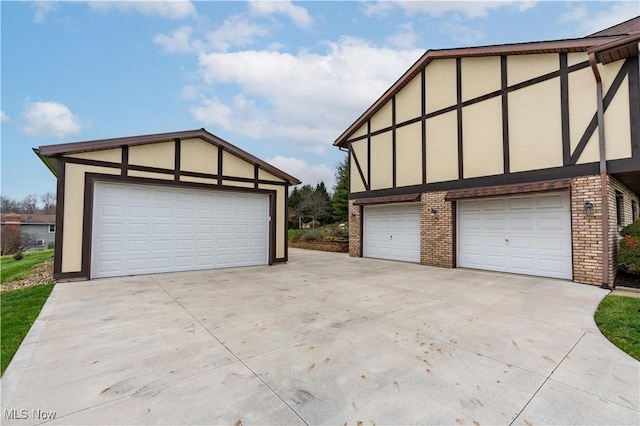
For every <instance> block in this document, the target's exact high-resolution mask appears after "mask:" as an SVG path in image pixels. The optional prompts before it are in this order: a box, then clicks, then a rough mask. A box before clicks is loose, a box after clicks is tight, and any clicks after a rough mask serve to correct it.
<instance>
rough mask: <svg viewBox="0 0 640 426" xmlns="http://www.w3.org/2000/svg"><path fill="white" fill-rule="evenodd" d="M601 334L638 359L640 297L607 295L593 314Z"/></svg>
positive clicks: (639, 349) (639, 359) (639, 347)
mask: <svg viewBox="0 0 640 426" xmlns="http://www.w3.org/2000/svg"><path fill="white" fill-rule="evenodd" d="M595 320H596V324H597V325H598V328H600V331H601V332H602V334H604V335H605V337H606V338H607V339H609V340H610V341H611V342H612V343H613V344H614V345H616V346H617V347H619V348H620V349H622V350H623V351H625V352H626V353H628V354H629V355H631V356H632V357H634V358H635V359H637V360H638V361H640V298H637V297H627V296H612V295H609V296H607V297H605V298H604V299H602V302H601V303H600V306H598V310H597V311H596V315H595Z"/></svg>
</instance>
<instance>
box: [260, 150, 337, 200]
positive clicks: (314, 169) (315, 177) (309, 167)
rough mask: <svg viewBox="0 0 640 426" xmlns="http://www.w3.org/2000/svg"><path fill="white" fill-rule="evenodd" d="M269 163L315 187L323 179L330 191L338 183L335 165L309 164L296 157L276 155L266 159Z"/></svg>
mask: <svg viewBox="0 0 640 426" xmlns="http://www.w3.org/2000/svg"><path fill="white" fill-rule="evenodd" d="M266 161H267V163H269V164H271V165H273V166H275V167H277V168H279V169H280V170H282V171H283V172H285V173H288V174H290V175H291V176H293V177H296V178H298V179H300V180H301V181H302V184H303V185H311V186H313V187H315V186H316V185H317V184H318V183H320V182H321V181H322V182H324V185H325V186H326V187H327V190H329V191H330V192H331V191H333V187H334V185H335V184H336V178H335V174H336V170H335V167H330V166H327V165H326V164H309V163H308V162H307V161H305V160H302V159H300V158H295V157H283V156H280V155H278V156H276V157H274V158H271V159H268V160H266Z"/></svg>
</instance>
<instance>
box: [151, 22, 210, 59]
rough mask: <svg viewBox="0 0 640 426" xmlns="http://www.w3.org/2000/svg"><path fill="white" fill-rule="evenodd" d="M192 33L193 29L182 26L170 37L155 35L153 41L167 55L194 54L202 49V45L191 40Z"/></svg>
mask: <svg viewBox="0 0 640 426" xmlns="http://www.w3.org/2000/svg"><path fill="white" fill-rule="evenodd" d="M192 33H193V28H191V27H190V26H184V27H180V28H178V29H177V30H175V31H174V32H172V33H171V34H170V35H166V34H156V35H155V37H153V41H155V42H156V43H158V44H159V45H160V46H162V47H163V48H164V50H165V51H167V52H169V53H186V52H196V51H199V50H201V49H202V44H201V42H199V41H198V40H195V41H192V40H191V34H192Z"/></svg>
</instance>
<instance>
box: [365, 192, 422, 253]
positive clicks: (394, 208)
mask: <svg viewBox="0 0 640 426" xmlns="http://www.w3.org/2000/svg"><path fill="white" fill-rule="evenodd" d="M363 239H364V240H363V255H364V256H365V257H373V258H379V259H390V260H402V261H407V262H419V261H420V205H419V204H396V205H388V206H367V207H365V209H364V234H363Z"/></svg>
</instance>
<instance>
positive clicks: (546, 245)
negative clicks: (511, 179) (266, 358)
mask: <svg viewBox="0 0 640 426" xmlns="http://www.w3.org/2000/svg"><path fill="white" fill-rule="evenodd" d="M467 204H470V205H471V208H469V206H467ZM501 205H502V206H504V207H505V209H504V210H502V211H499V212H498V208H499V206H501ZM457 211H458V265H459V266H462V267H470V268H476V269H488V270H495V271H503V272H514V273H521V274H530V275H542V276H549V277H555V278H569V279H570V278H571V277H572V274H573V271H572V265H571V217H570V209H569V195H568V193H554V194H551V195H550V194H538V195H531V196H514V197H503V198H498V199H478V200H473V201H460V202H459V203H458V209H457ZM497 217H501V218H502V219H503V222H502V223H504V229H496V228H498V225H497V224H499V223H501V222H500V221H499V220H498V219H496V218H497ZM499 259H501V260H499Z"/></svg>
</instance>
